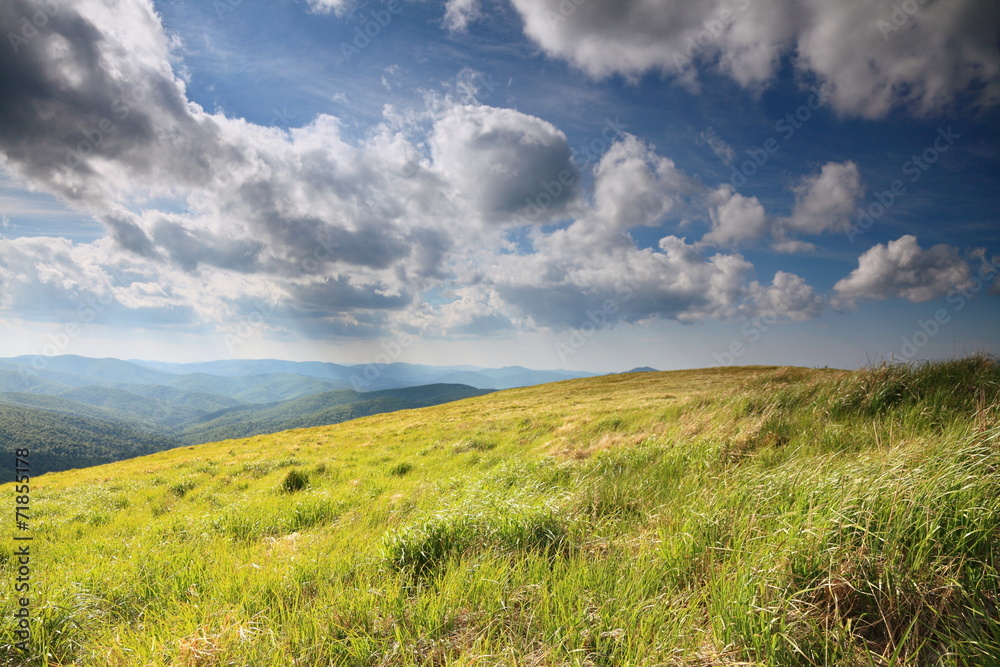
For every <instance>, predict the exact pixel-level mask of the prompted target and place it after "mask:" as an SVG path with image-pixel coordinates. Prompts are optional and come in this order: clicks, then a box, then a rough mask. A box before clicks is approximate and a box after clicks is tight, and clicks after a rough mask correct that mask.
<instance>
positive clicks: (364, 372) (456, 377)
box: [130, 359, 595, 391]
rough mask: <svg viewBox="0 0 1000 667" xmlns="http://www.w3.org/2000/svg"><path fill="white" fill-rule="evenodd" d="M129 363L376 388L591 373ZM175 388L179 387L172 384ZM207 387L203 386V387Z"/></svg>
mask: <svg viewBox="0 0 1000 667" xmlns="http://www.w3.org/2000/svg"><path fill="white" fill-rule="evenodd" d="M130 363H133V364H136V365H141V366H145V367H148V368H150V369H155V370H158V371H163V372H169V373H174V374H177V375H191V374H195V375H198V376H202V375H206V374H207V375H215V376H224V377H238V376H262V375H274V374H292V375H302V376H306V377H311V378H315V379H317V380H323V381H326V382H329V383H331V384H332V385H334V386H335V387H342V388H351V389H363V390H366V391H378V390H380V389H398V388H401V387H412V386H417V385H428V384H467V385H469V386H471V387H478V388H480V389H505V388H510V387H522V386H530V385H535V384H543V383H546V382H557V381H559V380H569V379H575V378H581V377H593V376H594V375H595V374H594V373H587V372H580V371H561V370H555V371H536V370H532V369H529V368H524V367H522V366H508V367H505V368H482V367H480V366H469V365H457V366H426V365H421V364H410V363H404V362H393V363H389V364H384V365H379V366H367V365H365V364H357V365H353V366H350V365H341V364H331V363H325V362H299V361H280V360H276V359H259V360H254V359H233V360H226V361H208V362H200V363H188V364H169V363H162V362H154V361H141V360H132V361H131V362H130ZM171 386H179V385H176V384H174V385H171ZM206 390H208V389H207V388H206Z"/></svg>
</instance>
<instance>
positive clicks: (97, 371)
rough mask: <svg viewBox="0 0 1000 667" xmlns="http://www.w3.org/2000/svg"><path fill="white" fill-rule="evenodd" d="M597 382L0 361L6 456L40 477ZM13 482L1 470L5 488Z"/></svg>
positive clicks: (71, 358)
mask: <svg viewBox="0 0 1000 667" xmlns="http://www.w3.org/2000/svg"><path fill="white" fill-rule="evenodd" d="M592 375H594V374H593V373H584V372H575V371H562V370H555V371H535V370H531V369H528V368H523V367H521V366H509V367H506V368H481V367H477V366H423V365H417V364H406V363H392V364H387V365H384V366H364V365H357V366H345V365H340V364H331V363H323V362H294V361H280V360H271V359H265V360H227V361H212V362H204V363H190V364H171V363H162V362H154V361H137V360H131V361H122V360H120V359H92V358H89V357H79V356H75V355H66V356H56V357H30V356H22V357H12V358H7V359H0V438H2V439H3V440H2V443H0V449H2V450H3V451H4V452H13V450H14V449H17V448H22V447H28V448H29V449H31V450H32V459H33V463H32V466H33V467H32V473H33V474H35V475H37V474H41V473H43V472H49V471H55V470H65V469H68V468H75V467H83V466H90V465H97V464H99V463H107V462H110V461H115V460H120V459H124V458H130V457H133V456H139V455H142V454H148V453H152V452H155V451H160V450H163V449H168V448H171V447H177V446H181V445H191V444H200V443H203V442H212V441H217V440H225V439H230V438H238V437H247V436H251V435H258V434H264V433H274V432H277V431H283V430H286V429H290V428H305V427H311V426H323V425H327V424H336V423H339V422H342V421H346V420H349V419H355V418H358V417H364V416H368V415H373V414H378V413H381V412H390V411H395V410H403V409H408V408H417V407H427V406H431V405H437V404H440V403H446V402H449V401H454V400H459V399H462V398H469V397H472V396H479V395H482V394H486V393H489V392H490V391H493V390H496V389H507V388H513V387H523V386H530V385H535V384H543V383H547V382H556V381H559V380H568V379H574V378H581V377H589V376H592ZM9 479H10V474H9V470H6V469H4V470H0V482H3V481H9Z"/></svg>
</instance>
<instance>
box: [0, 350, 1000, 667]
mask: <svg viewBox="0 0 1000 667" xmlns="http://www.w3.org/2000/svg"><path fill="white" fill-rule="evenodd" d="M998 399H1000V368H998V365H997V364H996V363H995V362H994V361H992V360H989V359H983V358H974V359H967V360H962V361H956V362H950V363H945V364H936V365H932V366H926V367H921V368H919V369H911V368H906V367H882V368H879V369H873V370H869V371H863V372H858V373H850V372H841V371H815V370H806V369H791V368H780V369H773V368H730V369H712V370H704V371H682V372H669V373H634V374H623V375H613V376H605V377H599V378H588V379H584V380H572V381H567V382H560V383H556V384H551V385H545V386H539V387H532V388H528V389H514V390H509V391H503V392H499V393H495V394H490V395H487V396H483V397H479V398H472V399H468V400H464V401H460V402H457V403H450V404H446V405H442V406H437V407H434V408H428V409H423V410H413V411H407V412H401V413H393V414H383V415H378V416H374V417H368V418H364V419H359V420H356V421H352V422H348V423H344V424H340V425H337V426H330V427H321V428H313V429H305V430H298V431H290V432H285V433H280V434H275V435H270V436H257V437H253V438H249V439H246V440H238V441H237V440H233V441H226V442H220V443H213V444H207V445H201V446H197V447H185V448H183V449H179V450H171V451H166V452H161V453H158V454H154V455H152V456H147V457H143V458H139V459H135V460H131V461H126V462H120V463H116V464H111V465H105V466H100V467H95V468H89V469H86V470H79V471H70V472H64V473H58V474H52V475H47V476H45V477H42V478H39V479H37V480H34V482H33V484H32V491H31V493H32V496H31V502H32V512H33V513H32V530H33V534H34V536H35V540H34V542H33V543H32V545H33V547H32V548H33V550H34V551H33V553H34V554H35V556H34V559H35V560H33V564H32V567H33V568H34V572H35V574H34V575H33V576H35V577H36V579H35V583H36V584H39V585H40V588H39V589H38V590H36V591H34V592H33V598H34V605H35V606H33V607H32V613H33V614H34V617H35V619H36V621H35V622H34V623H35V624H34V626H33V636H32V639H31V648H32V650H33V652H34V653H33V656H34V657H32V658H30V659H25V658H23V657H22V656H21V654H19V653H17V651H16V650H15V649H14V648H12V647H11V646H9V645H8V646H2V647H0V656H5V657H6V658H7V660H8V664H25V665H32V666H35V665H38V666H41V665H70V664H78V665H100V666H102V667H104V666H106V665H120V666H132V665H176V666H182V665H183V666H195V665H198V666H215V665H255V666H257V665H359V666H360V665H414V666H416V665H473V664H475V665H609V666H617V665H691V666H695V665H698V666H708V665H744V666H749V665H761V666H763V665H848V666H851V665H857V666H865V667H867V666H870V665H914V666H915V665H956V666H957V665H969V666H972V665H976V666H982V665H994V664H997V656H998V655H1000V625H998V623H997V621H996V619H997V618H998V614H1000V572H998V565H1000V558H998V556H1000V420H998ZM0 491H2V492H3V493H5V494H7V497H8V498H11V499H12V498H13V497H14V491H13V488H12V487H11V486H9V485H8V486H3V487H0ZM11 503H13V500H11ZM9 534H10V533H9V532H8V533H6V534H5V543H4V544H3V545H2V547H0V559H4V560H5V562H3V563H2V565H0V574H2V577H3V580H4V581H12V580H13V577H14V572H15V570H16V564H15V562H14V561H13V560H12V559H9V558H10V557H9V554H12V553H13V550H14V542H13V541H12V540H11V539H10V537H9ZM11 588H12V587H11V586H7V585H5V586H3V587H2V593H0V596H2V598H0V599H2V601H0V631H2V634H0V637H2V639H0V642H3V643H6V642H10V641H11V640H10V639H9V638H10V637H12V629H13V623H14V621H13V613H14V609H15V605H14V602H13V600H12V597H11V596H12V594H13V593H12V590H11ZM42 656H46V657H44V658H43V657H42Z"/></svg>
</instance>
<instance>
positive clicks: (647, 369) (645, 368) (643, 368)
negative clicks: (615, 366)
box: [625, 366, 659, 373]
mask: <svg viewBox="0 0 1000 667" xmlns="http://www.w3.org/2000/svg"><path fill="white" fill-rule="evenodd" d="M625 372H626V373H658V372H659V371H658V370H656V369H655V368H650V367H649V366H638V367H636V368H633V369H632V370H630V371H625Z"/></svg>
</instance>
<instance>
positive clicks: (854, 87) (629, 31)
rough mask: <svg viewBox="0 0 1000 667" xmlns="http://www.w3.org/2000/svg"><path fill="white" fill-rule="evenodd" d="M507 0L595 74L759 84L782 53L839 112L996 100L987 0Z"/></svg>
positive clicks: (999, 10) (542, 38) (529, 29)
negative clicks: (714, 74)
mask: <svg viewBox="0 0 1000 667" xmlns="http://www.w3.org/2000/svg"><path fill="white" fill-rule="evenodd" d="M512 1H513V4H514V6H515V7H516V8H517V10H518V11H519V12H520V14H521V17H522V19H523V21H524V30H525V33H526V34H527V35H528V36H529V37H530V38H531V39H533V40H535V41H536V42H537V43H538V44H539V45H540V46H541V47H542V48H543V49H544V50H545V51H546V52H547V53H549V54H550V55H552V56H554V57H559V58H563V59H566V60H568V61H570V62H572V63H573V64H575V65H576V66H577V67H579V68H581V69H583V70H584V71H586V72H588V73H589V74H591V75H593V76H595V77H605V76H610V75H613V74H622V75H625V76H627V77H636V76H639V75H641V74H643V73H646V72H649V71H659V72H662V73H665V74H667V75H670V76H675V77H677V78H678V79H679V80H680V81H682V82H685V83H686V84H687V85H690V86H693V87H695V86H697V80H698V79H697V74H698V71H699V70H700V69H704V68H710V69H714V70H716V71H718V72H720V73H722V74H724V75H726V76H729V77H731V78H732V79H734V80H735V81H737V82H738V83H739V84H740V85H742V86H744V87H746V88H748V89H751V90H755V91H757V90H760V89H762V88H764V87H766V86H767V85H768V84H769V82H770V81H771V80H772V79H773V78H774V76H775V75H776V73H777V72H778V69H779V68H780V66H781V63H782V61H783V59H786V58H790V59H791V62H792V64H793V65H794V67H795V68H796V70H797V71H798V72H799V73H800V74H802V75H805V78H812V79H815V80H817V81H818V82H819V83H820V85H821V86H822V88H823V89H824V92H825V93H826V95H827V97H828V99H829V100H830V104H831V105H832V106H833V107H834V108H835V109H836V110H838V111H840V112H843V113H846V114H851V115H857V116H862V117H866V118H878V117H882V116H885V115H886V114H887V113H888V112H889V111H890V110H891V109H892V108H894V107H906V108H908V109H909V110H911V111H912V112H914V113H916V114H929V113H937V112H940V111H942V110H944V109H947V108H949V107H951V106H953V105H954V104H956V103H958V102H959V101H967V100H965V99H963V98H966V97H968V98H969V100H971V101H972V102H973V103H974V104H977V105H984V106H995V105H996V104H997V103H998V102H1000V47H998V42H1000V39H998V38H1000V5H997V4H996V3H989V2H980V1H979V0H951V1H950V2H933V3H931V2H921V1H920V0H912V1H911V2H909V3H895V4H890V3H881V2H849V3H838V2H826V1H824V0H807V1H805V2H800V1H797V0H753V1H750V0H708V1H706V2H699V3H694V4H693V3H676V2H669V1H668V0H588V2H585V3H570V2H565V1H564V0H512ZM898 5H906V7H908V8H909V7H912V9H913V10H912V11H906V10H903V9H900V8H898ZM894 13H895V14H896V15H895V16H894ZM845 35H849V36H850V38H846V39H845Z"/></svg>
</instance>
